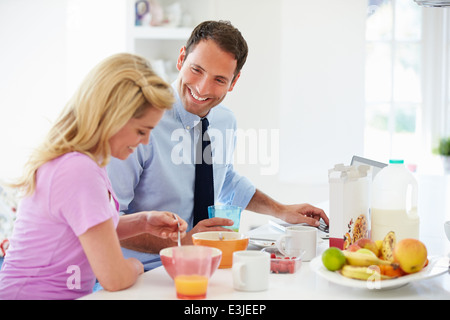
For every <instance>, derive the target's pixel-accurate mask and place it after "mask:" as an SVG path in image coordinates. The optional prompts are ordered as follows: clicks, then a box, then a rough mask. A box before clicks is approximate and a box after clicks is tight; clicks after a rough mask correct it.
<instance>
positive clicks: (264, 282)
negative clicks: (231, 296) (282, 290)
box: [231, 250, 270, 291]
mask: <svg viewBox="0 0 450 320" xmlns="http://www.w3.org/2000/svg"><path fill="white" fill-rule="evenodd" d="M231 270H232V274H233V286H234V288H235V289H236V290H240V291H263V290H267V287H268V285H269V273H270V255H269V254H268V253H267V252H261V251H251V250H249V251H236V252H234V253H233V267H232V268H231Z"/></svg>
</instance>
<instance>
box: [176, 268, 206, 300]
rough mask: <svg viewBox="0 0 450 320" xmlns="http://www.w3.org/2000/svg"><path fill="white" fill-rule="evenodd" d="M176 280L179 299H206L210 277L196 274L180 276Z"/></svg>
mask: <svg viewBox="0 0 450 320" xmlns="http://www.w3.org/2000/svg"><path fill="white" fill-rule="evenodd" d="M174 280H175V288H176V290H177V297H178V298H180V299H203V298H205V297H206V289H207V287H208V277H205V276H201V275H196V274H193V275H179V276H176V277H175V279H174Z"/></svg>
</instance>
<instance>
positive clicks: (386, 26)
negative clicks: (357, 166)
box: [365, 0, 423, 161]
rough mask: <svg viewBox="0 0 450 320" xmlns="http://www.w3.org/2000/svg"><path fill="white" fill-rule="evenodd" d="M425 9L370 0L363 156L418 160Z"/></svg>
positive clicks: (395, 0)
mask: <svg viewBox="0 0 450 320" xmlns="http://www.w3.org/2000/svg"><path fill="white" fill-rule="evenodd" d="M421 25H422V19H421V8H420V7H419V6H418V5H417V4H415V3H414V2H413V1H410V0H382V1H376V0H370V1H369V10H368V16H367V24H366V41H367V42H366V59H367V60H366V88H365V89H366V127H365V154H366V156H367V157H369V158H374V159H380V160H386V157H402V158H405V159H408V160H409V161H416V159H417V151H418V150H417V148H415V147H414V146H415V144H416V142H415V141H416V139H417V137H416V134H417V130H416V129H417V123H418V121H420V119H419V118H418V117H419V116H420V112H419V110H420V107H421V104H422V101H423V100H422V94H421V78H420V74H421V67H422V64H421V53H422V51H421V39H422V33H421Z"/></svg>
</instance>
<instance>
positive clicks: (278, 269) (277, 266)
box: [261, 247, 304, 274]
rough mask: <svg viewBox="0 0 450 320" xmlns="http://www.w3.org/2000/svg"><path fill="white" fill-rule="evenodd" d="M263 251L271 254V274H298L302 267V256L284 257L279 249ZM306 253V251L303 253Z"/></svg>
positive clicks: (265, 249)
mask: <svg viewBox="0 0 450 320" xmlns="http://www.w3.org/2000/svg"><path fill="white" fill-rule="evenodd" d="M261 251H263V252H267V253H269V254H270V272H271V273H277V274H279V273H296V272H297V271H298V270H299V269H300V267H301V265H302V257H301V256H302V255H303V254H300V256H298V257H287V256H284V255H283V254H282V253H281V252H280V251H279V250H278V249H277V248H275V247H271V248H264V249H262V250H261ZM303 253H304V251H303Z"/></svg>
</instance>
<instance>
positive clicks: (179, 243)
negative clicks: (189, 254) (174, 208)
mask: <svg viewBox="0 0 450 320" xmlns="http://www.w3.org/2000/svg"><path fill="white" fill-rule="evenodd" d="M173 217H174V218H175V220H177V223H178V246H179V247H181V240H180V221H178V217H177V215H176V214H175V213H173Z"/></svg>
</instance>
